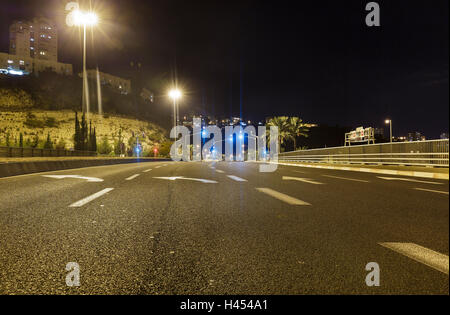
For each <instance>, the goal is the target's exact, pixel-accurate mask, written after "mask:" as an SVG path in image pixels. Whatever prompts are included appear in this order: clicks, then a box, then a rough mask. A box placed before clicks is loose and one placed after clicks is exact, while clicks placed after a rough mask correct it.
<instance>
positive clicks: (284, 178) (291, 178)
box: [283, 176, 323, 185]
mask: <svg viewBox="0 0 450 315" xmlns="http://www.w3.org/2000/svg"><path fill="white" fill-rule="evenodd" d="M283 180H297V181H299V182H304V183H308V184H314V185H323V183H319V182H316V181H314V180H312V179H309V178H300V177H290V176H283Z"/></svg>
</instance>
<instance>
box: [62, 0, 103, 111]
mask: <svg viewBox="0 0 450 315" xmlns="http://www.w3.org/2000/svg"><path fill="white" fill-rule="evenodd" d="M66 10H67V11H70V13H69V14H68V15H67V19H66V23H67V25H69V26H80V27H81V26H82V27H83V110H86V112H87V113H88V114H89V110H90V108H89V107H90V106H89V91H88V81H87V73H86V29H87V27H93V26H95V25H97V23H98V16H97V15H96V14H95V13H94V12H82V11H80V9H79V5H78V3H76V2H70V3H68V4H67V6H66Z"/></svg>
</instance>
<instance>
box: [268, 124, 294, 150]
mask: <svg viewBox="0 0 450 315" xmlns="http://www.w3.org/2000/svg"><path fill="white" fill-rule="evenodd" d="M288 120H289V117H287V116H278V117H272V118H269V119H268V121H267V126H268V127H277V128H278V144H279V146H280V149H281V145H283V144H284V142H285V140H286V139H288V138H289V137H290V131H289V123H288ZM267 133H268V135H269V136H270V129H269V130H267Z"/></svg>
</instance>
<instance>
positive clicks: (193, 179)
mask: <svg viewBox="0 0 450 315" xmlns="http://www.w3.org/2000/svg"><path fill="white" fill-rule="evenodd" d="M153 178H157V179H167V180H172V181H174V180H177V179H185V180H192V181H196V182H202V183H205V184H217V182H216V181H215V180H209V179H202V178H189V177H184V176H172V177H153Z"/></svg>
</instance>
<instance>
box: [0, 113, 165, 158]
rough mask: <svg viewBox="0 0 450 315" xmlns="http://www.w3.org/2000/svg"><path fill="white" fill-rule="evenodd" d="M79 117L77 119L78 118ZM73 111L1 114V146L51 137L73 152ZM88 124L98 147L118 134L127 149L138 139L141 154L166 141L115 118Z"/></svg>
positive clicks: (150, 129)
mask: <svg viewBox="0 0 450 315" xmlns="http://www.w3.org/2000/svg"><path fill="white" fill-rule="evenodd" d="M80 116H81V115H80V114H79V115H78V117H79V118H80ZM74 119H75V115H74V112H73V111H70V110H61V111H46V110H26V111H25V110H20V111H17V110H16V111H12V110H8V109H6V110H1V111H0V145H6V142H7V138H9V144H10V145H11V146H15V145H18V143H19V137H20V133H22V134H23V142H24V144H25V145H26V144H28V143H32V142H33V141H34V139H35V137H36V135H37V136H38V137H39V139H40V145H42V142H43V141H45V139H46V137H47V134H48V133H50V136H51V139H52V141H53V143H57V142H60V143H63V142H65V145H66V148H67V149H70V148H73V135H74ZM89 120H90V121H92V126H95V127H96V133H97V142H98V143H99V144H100V142H101V141H102V139H103V138H106V139H107V140H108V142H109V144H110V145H111V146H113V145H114V141H117V140H118V137H119V132H120V131H121V133H122V137H123V142H124V143H125V145H126V146H127V147H129V143H131V142H132V141H133V136H134V135H139V142H140V143H141V144H142V146H143V150H144V151H150V150H152V148H153V147H154V146H160V145H161V144H162V143H163V142H165V141H166V140H167V139H166V137H165V132H166V131H165V130H164V129H162V128H161V127H159V126H157V125H155V124H153V123H149V122H146V121H140V120H137V119H131V118H126V117H122V116H118V115H111V114H108V115H105V116H104V117H102V116H100V115H97V114H90V116H89Z"/></svg>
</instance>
